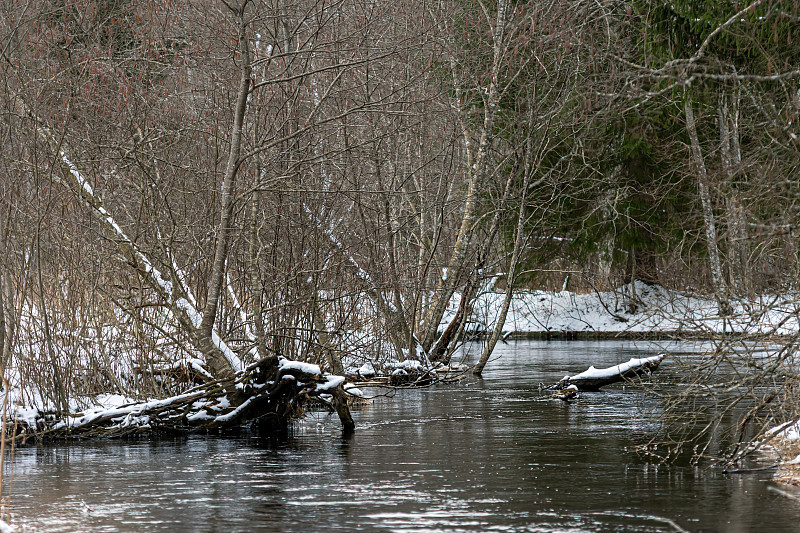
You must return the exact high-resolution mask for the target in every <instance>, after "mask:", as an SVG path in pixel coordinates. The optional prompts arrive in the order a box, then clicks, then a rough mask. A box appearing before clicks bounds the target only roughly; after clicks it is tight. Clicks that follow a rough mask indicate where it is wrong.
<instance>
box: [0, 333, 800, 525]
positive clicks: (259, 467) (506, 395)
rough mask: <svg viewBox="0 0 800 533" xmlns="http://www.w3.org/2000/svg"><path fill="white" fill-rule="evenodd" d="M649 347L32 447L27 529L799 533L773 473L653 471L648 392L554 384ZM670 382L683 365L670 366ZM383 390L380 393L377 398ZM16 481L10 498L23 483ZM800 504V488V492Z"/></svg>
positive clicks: (555, 344) (17, 463) (547, 356)
mask: <svg viewBox="0 0 800 533" xmlns="http://www.w3.org/2000/svg"><path fill="white" fill-rule="evenodd" d="M657 349H658V348H657V347H656V346H654V345H651V344H647V343H638V344H637V343H633V342H616V341H603V342H599V341H598V342H588V341H587V342H584V341H551V342H546V341H518V342H512V343H510V344H508V345H501V346H499V347H498V349H497V351H496V353H495V356H494V358H493V360H492V361H491V362H490V363H489V365H488V366H487V367H486V371H485V374H484V377H483V379H476V378H473V377H471V376H470V377H468V378H466V379H464V380H462V381H460V382H458V383H449V384H438V385H435V386H433V387H430V388H426V389H416V390H400V391H397V392H396V393H394V394H393V396H392V397H386V396H381V397H378V398H376V399H375V400H374V402H373V404H372V405H370V406H369V407H366V408H363V409H358V410H356V411H354V418H355V421H356V425H357V429H356V433H355V435H354V436H352V437H350V438H344V437H342V436H341V433H340V430H339V423H338V420H337V419H336V418H335V416H328V415H326V414H321V413H312V414H311V415H310V416H309V417H308V418H306V419H305V420H303V421H300V422H298V423H297V424H295V426H294V427H293V429H292V431H291V433H290V435H289V436H288V437H286V438H268V437H264V436H258V435H254V434H249V433H248V434H240V435H234V436H225V437H219V436H206V435H192V436H188V437H180V438H174V439H173V438H169V439H164V438H161V439H157V440H132V441H121V442H120V441H94V442H87V443H79V444H73V445H69V446H67V445H62V446H39V447H37V446H30V447H23V448H20V449H18V450H17V451H16V455H15V457H14V459H13V465H9V466H13V468H12V471H13V476H14V479H13V487H12V493H11V496H10V502H11V509H12V516H11V517H12V523H13V524H15V525H17V526H22V527H23V531H26V532H27V531H31V532H38V531H43V532H55V531H64V532H76V531H87V532H106V531H107V532H117V531H136V532H145V531H164V532H166V531H169V532H182V531H187V532H189V531H191V532H195V531H208V532H211V531H224V532H230V531H275V532H301V531H302V532H313V531H403V532H411V531H441V532H445V531H446V532H458V531H503V532H506V531H525V532H605V531H607V532H660V531H680V530H684V531H691V532H697V531H721V532H750V531H752V532H773V531H774V532H781V531H787V532H788V531H791V532H796V531H798V530H799V529H800V526H798V524H800V502H797V501H794V500H792V499H789V498H787V497H785V496H782V495H780V494H778V493H777V492H775V491H774V490H771V489H770V487H771V486H772V483H771V482H769V481H768V477H769V474H768V473H764V474H750V475H739V476H727V475H723V474H722V473H721V472H720V471H719V470H717V469H711V468H704V467H702V466H701V467H693V466H691V465H688V464H687V465H668V466H666V465H652V464H647V463H646V462H644V461H642V460H641V459H640V458H639V457H637V456H636V455H635V454H633V453H630V452H629V451H626V450H630V448H631V447H632V446H634V445H635V444H637V443H639V442H641V440H642V439H643V438H644V436H645V435H646V432H647V429H648V427H647V423H646V422H645V421H644V420H643V419H642V418H641V417H640V416H639V415H640V412H641V409H642V408H643V407H644V408H652V407H657V405H656V404H648V403H647V402H651V401H655V400H646V401H645V400H644V399H643V396H642V394H641V393H640V392H639V391H637V390H634V389H632V388H631V387H622V386H620V385H615V386H611V387H608V390H606V391H604V392H599V393H585V394H583V396H582V398H580V399H579V400H577V401H575V402H574V403H571V404H566V403H564V402H561V401H558V400H550V399H547V398H546V397H543V396H542V395H541V394H540V393H539V390H538V387H537V385H538V383H540V382H545V383H552V382H554V381H557V380H558V379H559V378H560V377H562V376H563V375H565V374H570V373H576V372H580V371H582V370H585V369H586V368H587V366H588V365H589V364H594V365H596V366H598V367H601V366H608V365H612V364H616V363H619V362H624V361H627V360H628V359H629V358H630V357H641V356H645V355H652V354H653V353H655V352H656V351H657ZM662 366H663V368H662V369H661V370H660V372H664V373H667V374H668V373H669V372H670V362H669V361H666V362H665V363H664V364H663V365H662ZM368 392H373V393H375V392H378V391H374V390H370V391H368ZM8 475H9V472H8V471H7V474H6V476H7V478H6V480H5V481H4V483H5V485H4V489H7V486H8V483H9V479H8ZM782 490H787V491H790V492H792V493H793V494H795V495H797V496H800V492H798V491H796V490H793V489H785V488H782Z"/></svg>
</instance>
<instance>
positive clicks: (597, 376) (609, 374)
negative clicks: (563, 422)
mask: <svg viewBox="0 0 800 533" xmlns="http://www.w3.org/2000/svg"><path fill="white" fill-rule="evenodd" d="M664 356H665V354H661V355H656V356H653V357H644V358H641V359H637V358H631V359H630V360H629V361H628V362H627V363H622V364H619V365H614V366H610V367H608V368H595V367H594V366H590V367H589V369H588V370H586V371H584V372H581V373H580V374H576V375H574V376H565V377H564V379H562V380H561V381H559V382H558V383H556V384H555V385H553V386H551V387H548V388H549V389H550V390H563V389H566V388H568V387H570V386H575V387H578V390H580V391H597V390H600V387H603V386H605V385H611V384H612V383H618V382H620V381H625V380H629V379H632V378H634V377H636V376H638V375H641V374H649V373H651V372H654V371H655V370H656V369H657V368H658V365H660V364H661V361H662V360H663V359H664Z"/></svg>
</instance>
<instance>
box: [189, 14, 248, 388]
mask: <svg viewBox="0 0 800 533" xmlns="http://www.w3.org/2000/svg"><path fill="white" fill-rule="evenodd" d="M237 15H238V17H239V46H240V47H241V57H240V62H241V66H240V69H241V70H240V80H239V92H238V94H237V97H236V108H235V110H234V117H233V126H232V130H231V144H230V149H229V152H228V162H227V164H226V166H225V176H224V178H223V180H222V199H221V214H220V221H219V226H218V227H217V231H216V235H217V242H216V247H215V249H214V262H213V264H212V267H211V274H210V279H209V282H208V296H207V298H206V305H205V308H204V309H203V318H202V321H201V322H200V326H199V328H198V334H199V341H200V343H201V344H202V345H203V346H204V351H205V350H211V349H212V348H213V329H214V323H215V322H216V317H217V308H218V306H219V298H220V294H221V293H222V284H223V280H224V279H225V277H224V274H225V264H226V259H227V255H228V241H229V240H230V236H231V220H232V218H233V203H234V198H233V188H234V184H235V181H236V175H237V174H238V173H239V165H240V163H241V161H240V160H239V153H240V151H241V146H242V128H243V125H244V118H245V113H246V111H247V96H248V93H249V90H250V69H251V66H250V49H249V44H248V42H247V22H246V21H245V14H244V10H243V9H240V10H239V11H238V13H237ZM213 370H214V371H215V372H216V373H215V375H217V376H218V377H223V376H224V377H230V374H231V370H232V369H228V368H225V367H224V366H222V367H220V368H215V369H213Z"/></svg>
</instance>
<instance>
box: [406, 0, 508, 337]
mask: <svg viewBox="0 0 800 533" xmlns="http://www.w3.org/2000/svg"><path fill="white" fill-rule="evenodd" d="M508 19H509V17H508V2H507V0H499V2H498V6H497V19H496V22H495V27H494V31H493V34H492V41H493V59H492V67H491V72H490V81H489V85H488V87H486V89H485V90H486V96H485V98H484V107H483V109H484V112H483V123H482V126H481V133H480V138H479V141H478V148H477V151H476V152H474V153H473V148H472V130H471V128H470V126H469V118H468V117H467V116H466V114H467V110H466V109H465V108H464V106H463V105H462V103H461V102H462V100H463V98H464V95H463V93H462V87H461V79H460V76H459V75H458V72H457V68H456V66H455V60H454V59H453V58H451V67H452V71H453V82H454V88H455V100H456V102H455V106H456V108H457V113H458V121H459V123H460V125H461V130H462V133H463V137H464V144H465V149H466V152H467V172H468V179H467V196H466V200H465V201H464V211H463V213H462V215H461V224H460V226H459V230H458V235H457V237H456V241H455V245H454V246H453V251H452V252H451V254H450V260H449V261H448V263H447V273H446V274H443V275H442V276H441V277H440V278H439V282H438V286H437V288H436V291H435V295H434V298H435V302H434V303H433V305H432V306H430V307H429V308H428V312H427V313H426V314H425V319H424V330H423V331H424V333H423V335H422V345H423V349H424V350H425V351H428V350H430V348H431V346H433V344H434V342H435V341H436V337H437V335H438V329H439V323H440V322H441V320H442V316H443V315H444V311H445V309H446V308H447V304H448V303H449V302H450V298H451V297H452V295H453V293H454V292H455V290H456V284H457V283H458V282H459V281H460V280H462V279H464V278H465V277H466V276H468V275H471V272H465V270H469V269H470V267H469V266H468V264H467V261H466V258H467V251H468V249H469V247H470V243H471V237H472V234H473V230H474V226H475V222H476V217H477V212H478V199H479V194H480V192H481V189H482V187H483V183H484V179H485V176H486V174H487V166H488V165H487V159H488V155H489V148H490V145H491V143H492V135H493V130H494V123H495V119H496V117H497V112H498V104H499V100H500V92H501V88H500V87H499V76H500V68H501V64H502V62H503V59H504V57H503V56H504V52H505V46H506V44H507V43H506V31H507V29H508V28H507V27H508ZM481 92H482V91H481Z"/></svg>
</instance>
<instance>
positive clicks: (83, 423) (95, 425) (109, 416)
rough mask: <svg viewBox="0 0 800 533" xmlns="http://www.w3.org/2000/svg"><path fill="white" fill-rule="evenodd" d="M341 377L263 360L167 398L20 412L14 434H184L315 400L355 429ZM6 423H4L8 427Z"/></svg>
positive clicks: (286, 413) (270, 415)
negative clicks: (76, 409)
mask: <svg viewBox="0 0 800 533" xmlns="http://www.w3.org/2000/svg"><path fill="white" fill-rule="evenodd" d="M344 381H345V379H344V378H343V377H340V376H331V375H324V374H323V373H322V372H321V370H320V368H319V367H318V366H317V365H312V364H308V363H301V362H297V361H289V360H287V359H284V358H275V357H270V358H265V359H262V360H261V361H259V362H257V363H255V364H253V365H251V366H249V367H248V368H246V369H245V370H244V371H242V372H239V373H237V375H236V376H235V378H233V379H229V380H218V381H213V382H208V383H204V384H202V385H200V386H197V387H194V388H192V389H189V390H187V391H186V392H184V393H182V394H178V395H175V396H171V397H168V398H162V399H155V400H148V401H143V402H132V403H126V404H120V405H114V406H110V407H95V408H91V409H87V410H85V411H82V412H79V413H74V414H69V415H66V416H56V415H55V414H53V413H39V412H36V413H31V412H24V413H23V412H18V413H16V415H14V418H15V423H14V427H15V428H16V431H15V435H14V438H16V439H18V440H21V441H23V442H24V441H25V440H26V439H28V438H35V439H37V440H42V439H61V438H80V437H94V436H123V435H129V434H142V433H158V432H176V431H178V432H183V431H191V430H196V429H223V428H229V427H239V426H244V425H246V424H249V423H250V422H253V421H257V420H262V419H270V421H271V422H275V423H277V425H279V426H287V425H288V424H289V422H290V421H291V420H293V419H296V418H299V417H301V416H302V415H303V414H304V412H305V411H304V406H306V405H307V404H308V403H311V402H316V403H321V404H323V405H327V406H329V407H330V408H331V410H333V411H336V413H337V414H338V415H339V418H340V420H341V422H342V428H343V430H344V432H345V433H352V432H353V431H354V429H355V424H354V423H353V418H352V416H351V415H350V410H349V408H348V406H347V401H346V399H345V394H346V392H345V391H344V389H343V388H342V386H343V384H344ZM8 426H9V425H7V427H8Z"/></svg>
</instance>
